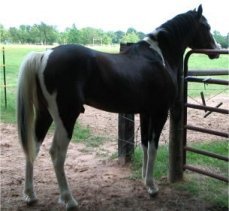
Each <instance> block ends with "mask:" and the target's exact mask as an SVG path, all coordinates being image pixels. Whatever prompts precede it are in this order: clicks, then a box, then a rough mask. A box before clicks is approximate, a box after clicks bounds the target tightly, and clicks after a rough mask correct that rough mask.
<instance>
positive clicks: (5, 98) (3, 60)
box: [1, 47, 7, 108]
mask: <svg viewBox="0 0 229 211" xmlns="http://www.w3.org/2000/svg"><path fill="white" fill-rule="evenodd" d="M1 67H2V70H3V88H4V101H5V108H7V91H6V57H5V48H4V47H2V65H1Z"/></svg>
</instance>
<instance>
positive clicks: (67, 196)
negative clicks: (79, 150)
mask: <svg viewBox="0 0 229 211" xmlns="http://www.w3.org/2000/svg"><path fill="white" fill-rule="evenodd" d="M55 123H56V130H55V134H54V139H53V143H52V146H51V149H50V155H51V157H52V162H53V166H54V169H55V173H56V177H57V182H58V185H59V190H60V198H59V202H60V203H63V204H65V206H66V209H67V210H72V209H74V208H76V207H77V206H78V203H77V201H76V200H75V199H74V198H73V197H72V194H71V191H70V190H69V187H68V182H67V179H66V176H65V171H64V162H65V158H66V153H67V148H68V145H69V142H70V138H69V136H71V135H72V130H73V127H74V124H73V123H71V129H70V130H71V131H70V133H69V130H68V132H67V130H66V129H65V127H64V125H63V124H62V121H61V120H60V119H59V120H58V121H56V122H55ZM68 123H69V122H68ZM69 134H70V135H69Z"/></svg>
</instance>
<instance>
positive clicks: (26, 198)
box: [24, 195, 38, 206]
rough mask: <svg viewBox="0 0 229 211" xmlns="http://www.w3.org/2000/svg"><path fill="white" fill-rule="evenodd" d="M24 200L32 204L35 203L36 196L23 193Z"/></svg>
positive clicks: (29, 204)
mask: <svg viewBox="0 0 229 211" xmlns="http://www.w3.org/2000/svg"><path fill="white" fill-rule="evenodd" d="M24 200H25V202H26V204H27V205H28V206H32V205H34V204H36V203H37V201H38V200H37V198H36V196H34V195H33V196H29V195H24Z"/></svg>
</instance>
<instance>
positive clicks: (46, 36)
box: [38, 22, 57, 45]
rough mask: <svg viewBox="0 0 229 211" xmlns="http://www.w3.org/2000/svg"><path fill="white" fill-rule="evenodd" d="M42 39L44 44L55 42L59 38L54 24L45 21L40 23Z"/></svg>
mask: <svg viewBox="0 0 229 211" xmlns="http://www.w3.org/2000/svg"><path fill="white" fill-rule="evenodd" d="M38 29H39V31H40V40H41V43H42V44H45V45H46V44H53V43H54V42H55V41H56V40H57V30H56V29H55V27H54V26H49V25H47V24H45V23H43V22H41V24H40V25H38Z"/></svg>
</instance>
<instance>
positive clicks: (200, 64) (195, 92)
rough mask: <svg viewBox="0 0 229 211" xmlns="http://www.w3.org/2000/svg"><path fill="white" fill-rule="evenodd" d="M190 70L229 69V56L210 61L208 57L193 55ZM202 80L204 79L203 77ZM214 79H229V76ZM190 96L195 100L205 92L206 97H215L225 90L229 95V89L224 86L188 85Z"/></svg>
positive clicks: (190, 60)
mask: <svg viewBox="0 0 229 211" xmlns="http://www.w3.org/2000/svg"><path fill="white" fill-rule="evenodd" d="M188 65H189V69H190V70H208V69H212V70H217V69H224V70H228V69H229V56H228V55H221V56H220V58H219V59H213V60H210V59H209V58H208V56H206V55H201V54H193V55H191V57H190V59H189V63H188ZM201 78H204V77H203V76H201ZM210 78H214V79H217V78H218V79H229V78H228V76H211V77H210ZM188 86H189V89H188V95H189V96H191V97H193V98H195V97H200V92H201V91H204V94H205V96H208V97H210V96H213V95H216V94H217V93H219V92H223V91H224V90H225V94H229V92H228V88H227V87H226V86H222V85H215V84H209V85H208V84H203V83H189V84H188Z"/></svg>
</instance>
